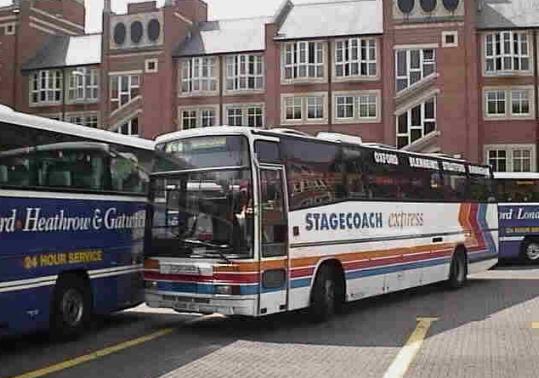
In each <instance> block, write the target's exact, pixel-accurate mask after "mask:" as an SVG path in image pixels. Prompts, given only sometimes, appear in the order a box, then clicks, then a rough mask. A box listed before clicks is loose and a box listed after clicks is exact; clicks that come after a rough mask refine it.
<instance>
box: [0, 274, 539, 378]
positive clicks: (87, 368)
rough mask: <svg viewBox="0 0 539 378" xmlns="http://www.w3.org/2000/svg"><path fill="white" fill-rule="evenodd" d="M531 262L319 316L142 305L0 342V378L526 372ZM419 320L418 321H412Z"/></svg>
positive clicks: (531, 368)
mask: <svg viewBox="0 0 539 378" xmlns="http://www.w3.org/2000/svg"><path fill="white" fill-rule="evenodd" d="M538 296H539V267H537V268H533V267H531V268H528V267H517V266H515V267H511V266H508V267H503V268H498V269H496V270H494V271H489V272H485V273H482V274H480V275H477V276H474V277H473V278H472V279H470V280H469V282H468V285H467V287H465V288H464V289H461V290H459V291H448V290H445V289H443V288H441V287H440V286H439V285H433V286H428V287H423V288H419V289H414V290H408V291H405V292H401V293H395V294H390V295H386V296H382V297H378V298H373V299H368V300H364V301H360V302H356V303H354V304H351V305H348V306H347V307H346V308H345V312H344V314H341V315H339V316H337V317H336V318H335V319H333V320H331V321H329V322H327V323H324V324H312V323H310V322H309V321H308V320H306V318H305V316H304V314H301V313H292V314H284V315H280V316H274V317H269V318H264V319H258V320H256V319H254V320H240V319H227V318H223V317H218V316H209V317H203V318H202V317H198V316H194V315H178V314H176V313H173V312H169V311H155V310H152V309H149V308H146V307H144V306H141V307H138V308H136V309H133V310H129V311H124V312H122V313H118V314H114V315H112V316H108V317H106V318H102V319H99V320H98V321H97V322H96V323H95V324H94V325H93V327H92V329H91V330H90V332H88V334H86V335H85V336H84V337H82V338H80V339H78V340H76V341H71V342H63V343H58V342H52V341H49V340H48V339H47V338H46V336H45V335H32V336H26V337H21V338H14V339H3V340H0V377H18V376H21V375H22V374H26V375H23V377H25V378H30V377H40V376H47V377H77V378H82V377H95V378H106V377H160V376H163V375H166V377H167V378H175V377H182V378H183V377H204V378H209V377H267V376H269V377H294V378H299V377H309V378H310V377H349V376H350V377H383V376H384V375H385V376H386V377H388V378H391V377H397V376H402V375H404V376H406V377H443V376H449V377H483V376H484V377H536V376H537V375H538V373H537V372H538V371H539V359H538V358H537V356H538V355H539V297H538ZM418 318H419V320H418Z"/></svg>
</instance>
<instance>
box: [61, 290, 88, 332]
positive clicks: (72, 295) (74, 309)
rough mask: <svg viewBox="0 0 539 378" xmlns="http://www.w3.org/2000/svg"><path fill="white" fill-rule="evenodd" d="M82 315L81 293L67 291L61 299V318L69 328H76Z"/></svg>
mask: <svg viewBox="0 0 539 378" xmlns="http://www.w3.org/2000/svg"><path fill="white" fill-rule="evenodd" d="M83 313H84V300H83V298H82V295H81V293H79V292H78V291H77V290H75V289H69V290H68V291H66V292H65V294H64V296H63V298H62V318H63V321H64V323H65V324H67V325H69V326H70V327H74V326H77V325H78V324H79V323H80V322H81V320H82V315H83Z"/></svg>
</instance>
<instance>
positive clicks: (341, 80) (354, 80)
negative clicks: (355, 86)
mask: <svg viewBox="0 0 539 378" xmlns="http://www.w3.org/2000/svg"><path fill="white" fill-rule="evenodd" d="M331 80H332V81H333V83H358V82H373V81H379V80H380V76H379V75H376V76H344V77H340V76H336V75H333V76H332V78H331Z"/></svg>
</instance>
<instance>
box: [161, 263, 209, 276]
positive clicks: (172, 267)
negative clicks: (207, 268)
mask: <svg viewBox="0 0 539 378" xmlns="http://www.w3.org/2000/svg"><path fill="white" fill-rule="evenodd" d="M159 271H160V273H161V274H192V275H198V274H200V269H199V268H198V267H197V266H195V265H180V264H161V265H160V268H159Z"/></svg>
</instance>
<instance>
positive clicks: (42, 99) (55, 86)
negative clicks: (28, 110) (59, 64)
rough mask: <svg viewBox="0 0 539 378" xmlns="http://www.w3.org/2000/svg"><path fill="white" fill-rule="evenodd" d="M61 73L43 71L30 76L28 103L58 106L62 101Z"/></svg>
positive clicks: (57, 71) (58, 71)
mask: <svg viewBox="0 0 539 378" xmlns="http://www.w3.org/2000/svg"><path fill="white" fill-rule="evenodd" d="M62 80H63V76H62V71H60V70H43V71H38V72H34V73H33V74H32V75H31V76H30V103H31V104H33V105H39V104H59V103H60V102H61V101H62Z"/></svg>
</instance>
